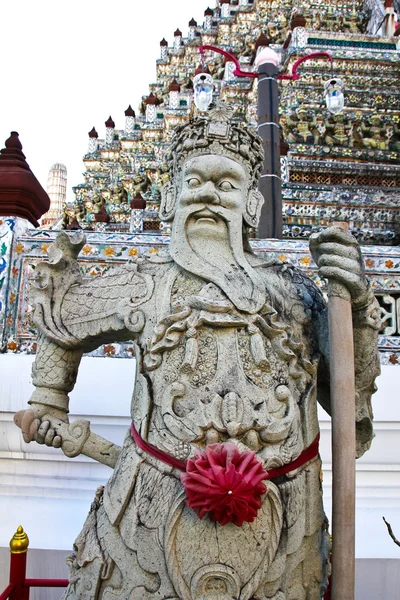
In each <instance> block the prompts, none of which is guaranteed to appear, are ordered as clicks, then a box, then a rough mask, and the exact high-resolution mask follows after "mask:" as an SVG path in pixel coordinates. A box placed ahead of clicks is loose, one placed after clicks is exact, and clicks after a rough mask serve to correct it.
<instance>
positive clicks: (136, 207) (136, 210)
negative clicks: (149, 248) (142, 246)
mask: <svg viewBox="0 0 400 600" xmlns="http://www.w3.org/2000/svg"><path fill="white" fill-rule="evenodd" d="M145 208H146V200H145V199H144V198H143V196H142V195H141V194H139V192H138V193H137V194H136V196H135V197H134V198H132V200H131V209H132V214H131V224H130V232H131V233H142V231H143V213H144V211H145Z"/></svg>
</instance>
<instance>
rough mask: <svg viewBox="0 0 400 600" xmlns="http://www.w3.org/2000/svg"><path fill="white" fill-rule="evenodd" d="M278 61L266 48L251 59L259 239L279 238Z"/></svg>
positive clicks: (280, 228) (280, 217)
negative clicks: (260, 161) (260, 158)
mask: <svg viewBox="0 0 400 600" xmlns="http://www.w3.org/2000/svg"><path fill="white" fill-rule="evenodd" d="M278 64H279V57H278V55H277V54H276V52H274V51H273V50H271V49H270V48H264V50H263V51H262V52H260V53H259V54H258V56H257V58H256V61H255V66H256V67H257V68H258V134H259V135H260V137H261V139H262V142H263V148H264V152H265V159H264V167H263V172H262V175H261V177H260V183H259V189H260V192H261V193H262V195H263V196H264V205H263V207H262V210H261V217H260V223H259V226H258V237H259V238H261V239H264V238H278V239H280V238H281V237H282V187H281V169H280V129H279V109H278V104H279V97H278V81H277V75H278Z"/></svg>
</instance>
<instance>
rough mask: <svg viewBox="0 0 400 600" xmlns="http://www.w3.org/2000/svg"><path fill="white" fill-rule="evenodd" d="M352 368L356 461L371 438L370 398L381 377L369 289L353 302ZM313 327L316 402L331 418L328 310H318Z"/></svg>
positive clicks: (377, 316) (374, 307) (374, 305)
mask: <svg viewBox="0 0 400 600" xmlns="http://www.w3.org/2000/svg"><path fill="white" fill-rule="evenodd" d="M352 309H353V335H354V365H355V388H356V436H357V458H359V457H360V456H362V455H363V454H364V452H366V451H367V450H368V449H369V448H370V446H371V441H372V438H373V435H374V434H373V427H372V419H373V412H372V406H371V396H372V394H373V393H374V392H375V391H376V386H375V379H376V377H377V376H378V375H379V374H380V361H379V352H378V333H379V328H380V322H381V319H380V308H379V304H378V302H377V300H376V298H375V297H374V295H373V292H372V290H371V289H369V291H368V294H367V296H366V297H365V298H364V299H363V301H362V303H357V302H353V304H352ZM314 316H315V318H314V325H315V330H316V336H317V340H318V346H319V351H320V353H321V360H320V369H319V373H318V401H319V403H320V404H321V406H323V408H324V409H325V410H326V411H327V412H328V414H331V404H330V392H329V385H330V381H329V379H330V378H329V328H328V310H327V308H326V307H325V308H323V309H322V310H321V308H320V306H319V308H318V310H317V311H316V313H315V315H314Z"/></svg>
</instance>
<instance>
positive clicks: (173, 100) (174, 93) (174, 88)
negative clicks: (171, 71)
mask: <svg viewBox="0 0 400 600" xmlns="http://www.w3.org/2000/svg"><path fill="white" fill-rule="evenodd" d="M180 91H181V86H180V85H179V83H178V82H177V81H176V79H174V80H173V82H172V83H171V84H170V86H169V107H170V108H179V93H180Z"/></svg>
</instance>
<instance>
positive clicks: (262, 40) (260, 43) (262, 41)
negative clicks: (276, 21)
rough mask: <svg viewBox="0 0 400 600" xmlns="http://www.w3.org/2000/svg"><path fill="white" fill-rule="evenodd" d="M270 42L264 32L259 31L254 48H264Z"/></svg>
mask: <svg viewBox="0 0 400 600" xmlns="http://www.w3.org/2000/svg"><path fill="white" fill-rule="evenodd" d="M270 43H271V40H270V39H269V38H268V37H267V36H266V35H265V34H264V33H261V34H260V35H259V37H258V39H257V41H256V50H257V48H264V47H265V48H266V47H267V46H269V45H270Z"/></svg>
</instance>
